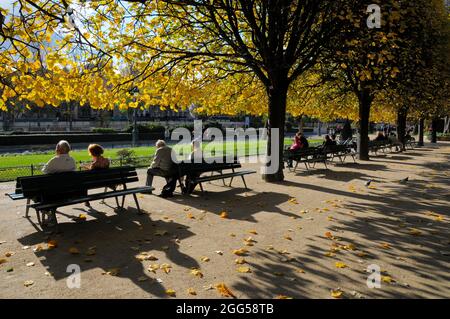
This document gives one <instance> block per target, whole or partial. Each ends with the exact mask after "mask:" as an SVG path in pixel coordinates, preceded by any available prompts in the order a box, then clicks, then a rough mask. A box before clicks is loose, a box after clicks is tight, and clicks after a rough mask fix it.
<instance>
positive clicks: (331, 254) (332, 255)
mask: <svg viewBox="0 0 450 319" xmlns="http://www.w3.org/2000/svg"><path fill="white" fill-rule="evenodd" d="M325 256H327V257H334V256H336V254H334V253H332V252H327V253H325Z"/></svg>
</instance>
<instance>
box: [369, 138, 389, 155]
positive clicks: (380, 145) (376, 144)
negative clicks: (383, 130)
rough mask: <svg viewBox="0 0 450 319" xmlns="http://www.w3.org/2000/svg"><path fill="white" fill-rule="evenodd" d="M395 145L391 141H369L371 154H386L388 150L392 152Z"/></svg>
mask: <svg viewBox="0 0 450 319" xmlns="http://www.w3.org/2000/svg"><path fill="white" fill-rule="evenodd" d="M394 146H395V145H394V144H392V142H391V141H390V140H384V141H369V152H372V153H375V155H377V154H378V152H379V151H382V152H383V153H386V151H387V150H389V151H390V150H391V149H392V147H394Z"/></svg>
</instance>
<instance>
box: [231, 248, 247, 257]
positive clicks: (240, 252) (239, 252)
mask: <svg viewBox="0 0 450 319" xmlns="http://www.w3.org/2000/svg"><path fill="white" fill-rule="evenodd" d="M247 253H248V250H247V249H245V248H239V249H235V250H233V254H235V255H238V256H243V255H245V254H247Z"/></svg>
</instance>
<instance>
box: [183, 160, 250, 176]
mask: <svg viewBox="0 0 450 319" xmlns="http://www.w3.org/2000/svg"><path fill="white" fill-rule="evenodd" d="M240 167H241V163H240V162H239V159H238V158H232V159H231V160H230V159H228V158H227V157H215V158H203V159H202V162H201V163H196V162H195V161H194V159H192V160H191V161H184V162H181V163H179V164H178V172H179V175H180V176H184V175H187V174H189V173H198V174H201V173H205V172H215V171H221V170H227V169H235V168H240Z"/></svg>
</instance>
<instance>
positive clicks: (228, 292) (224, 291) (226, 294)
mask: <svg viewBox="0 0 450 319" xmlns="http://www.w3.org/2000/svg"><path fill="white" fill-rule="evenodd" d="M216 289H217V291H218V292H219V293H220V294H221V295H222V296H223V297H232V298H236V296H235V295H234V294H233V292H231V290H230V289H228V287H227V286H226V285H225V284H224V283H223V282H222V283H220V284H217V285H216Z"/></svg>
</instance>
